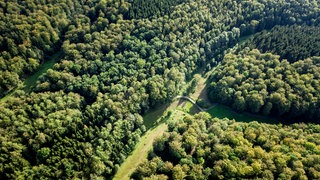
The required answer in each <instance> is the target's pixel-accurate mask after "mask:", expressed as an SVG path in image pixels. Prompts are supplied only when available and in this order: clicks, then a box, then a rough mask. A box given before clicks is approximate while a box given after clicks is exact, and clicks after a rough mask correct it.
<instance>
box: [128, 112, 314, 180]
mask: <svg viewBox="0 0 320 180" xmlns="http://www.w3.org/2000/svg"><path fill="white" fill-rule="evenodd" d="M319 130H320V126H319V125H313V124H309V125H307V124H294V125H292V126H282V125H270V124H264V123H258V122H256V121H253V122H250V123H241V122H235V121H234V120H229V119H218V118H213V117H211V116H210V115H209V114H207V113H199V114H196V115H195V116H191V115H188V116H185V117H184V118H181V119H179V120H177V121H176V122H175V123H170V124H169V130H168V132H166V133H165V134H164V135H163V136H162V137H161V138H159V139H157V140H156V141H155V142H154V144H153V151H152V152H150V153H149V157H148V161H147V160H146V161H145V162H144V163H142V164H140V165H139V166H138V167H137V169H136V171H135V172H134V173H133V174H132V176H131V177H132V178H133V179H143V178H145V179H232V178H235V179H242V178H244V179H319V178H320V166H319V163H320V146H319V144H320V142H319V133H320V131H319Z"/></svg>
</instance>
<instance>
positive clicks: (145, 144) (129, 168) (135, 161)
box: [113, 110, 183, 180]
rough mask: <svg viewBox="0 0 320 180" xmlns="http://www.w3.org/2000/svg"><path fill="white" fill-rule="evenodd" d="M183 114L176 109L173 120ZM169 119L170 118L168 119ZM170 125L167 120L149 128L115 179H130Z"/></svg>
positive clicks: (172, 116) (171, 117)
mask: <svg viewBox="0 0 320 180" xmlns="http://www.w3.org/2000/svg"><path fill="white" fill-rule="evenodd" d="M182 116H183V112H182V111H179V110H174V111H173V113H172V115H171V116H170V119H171V120H177V119H179V117H182ZM167 121H168V120H167ZM167 129H168V125H167V123H166V122H163V123H161V124H159V125H158V126H157V127H155V128H154V129H150V130H148V131H147V132H146V133H145V134H144V135H143V136H142V137H141V139H140V142H139V143H138V144H137V145H136V147H135V149H134V151H133V152H132V154H131V155H130V156H128V158H127V159H126V160H125V161H124V162H123V163H122V164H121V166H120V168H119V170H118V171H117V173H116V175H115V176H114V177H113V180H129V179H130V175H131V174H132V173H133V172H134V170H135V169H136V168H137V167H138V165H139V164H140V163H142V162H143V161H144V160H147V157H148V153H149V151H150V150H151V149H152V145H153V142H154V140H155V139H156V138H158V137H161V136H162V135H163V133H164V132H165V131H167Z"/></svg>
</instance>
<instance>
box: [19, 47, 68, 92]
mask: <svg viewBox="0 0 320 180" xmlns="http://www.w3.org/2000/svg"><path fill="white" fill-rule="evenodd" d="M61 56H62V51H59V52H57V53H55V54H54V55H53V56H51V57H50V60H49V61H46V62H45V63H43V64H42V65H41V66H40V67H39V69H38V70H37V72H35V73H34V74H32V75H31V76H29V77H27V78H26V79H25V80H24V83H23V85H24V86H23V90H24V91H26V92H30V91H31V89H32V87H33V86H34V85H35V82H37V80H38V78H39V77H40V76H41V75H42V74H43V73H45V72H47V70H48V69H50V68H52V67H53V65H54V64H55V63H56V62H57V61H58V60H59V59H60V58H61Z"/></svg>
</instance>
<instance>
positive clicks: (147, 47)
mask: <svg viewBox="0 0 320 180" xmlns="http://www.w3.org/2000/svg"><path fill="white" fill-rule="evenodd" d="M319 3H320V2H319V1H317V0H306V1H297V0H280V1H276V2H275V1H272V0H251V1H239V2H237V1H231V0H221V1H217V0H214V1H209V0H195V1H194V0H190V1H189V0H179V1H178V0H177V1H168V0H148V1H140V0H128V1H126V0H101V1H100V0H92V1H70V0H63V1H59V2H58V1H51V0H36V1H30V0H26V1H20V0H7V1H2V2H0V32H1V34H0V97H3V96H5V95H6V94H8V93H9V92H11V91H12V90H14V89H15V88H17V90H16V91H14V92H15V93H14V95H13V96H12V97H11V98H9V99H7V100H6V101H1V102H0V135H1V136H0V138H1V141H0V147H1V148H0V179H17V178H21V179H25V178H33V179H40V178H49V179H70V178H88V179H89V178H90V179H93V178H98V177H105V178H107V179H108V178H109V179H110V178H112V176H113V175H114V174H115V172H116V171H117V169H118V167H119V165H120V164H121V163H122V162H123V161H124V159H126V157H127V156H128V155H129V154H130V152H131V151H132V150H133V149H134V146H135V145H136V143H137V142H138V141H139V138H140V136H141V134H142V133H144V132H145V131H146V128H145V126H144V125H143V119H142V116H141V115H143V114H144V113H145V112H147V111H148V110H149V109H150V108H152V107H156V106H157V105H161V104H163V103H165V102H168V101H170V100H171V99H172V98H173V97H175V95H177V94H178V93H181V92H179V91H180V89H183V88H182V87H183V86H184V85H185V83H186V81H189V80H191V78H192V77H193V74H194V72H196V70H199V69H207V70H209V69H211V68H212V67H213V66H214V65H215V64H216V63H217V62H219V61H221V60H222V59H223V57H224V55H225V54H226V50H227V49H228V48H229V47H232V46H234V45H235V44H236V43H237V42H238V40H239V38H240V37H242V36H244V35H249V34H253V33H255V32H258V31H261V30H263V29H271V28H272V27H274V26H275V25H293V24H297V25H307V26H318V25H319V23H320V16H319V6H320V4H319ZM306 32H308V31H306ZM61 51H62V52H63V53H62V54H63V57H62V58H61V60H59V62H58V63H56V64H55V65H54V66H53V67H52V68H51V69H49V70H48V71H47V72H46V73H45V74H43V75H42V76H41V77H40V78H39V79H38V81H37V82H34V85H35V87H34V89H32V91H31V92H30V93H26V92H24V91H23V90H19V87H20V86H21V84H22V82H23V80H24V78H27V77H28V76H29V75H30V74H33V73H35V72H36V71H37V69H38V68H39V67H40V66H41V65H42V64H43V63H45V62H46V61H47V60H48V59H49V57H50V56H51V55H54V54H55V53H57V52H61ZM254 52H255V51H254ZM311 55H312V54H311ZM315 55H316V54H315ZM230 56H232V55H227V56H226V57H230ZM234 56H236V55H234ZM258 56H260V55H258ZM261 56H270V58H271V59H275V63H276V65H278V64H279V65H280V64H283V66H285V67H283V66H281V67H272V68H273V69H275V70H277V71H278V70H279V71H283V70H286V71H288V72H289V73H292V76H297V77H299V78H300V79H299V81H298V80H297V81H294V82H292V83H297V87H298V88H300V89H301V90H303V91H296V90H295V89H293V90H292V92H290V98H293V99H294V98H296V99H298V101H294V102H293V99H288V98H289V97H287V94H285V93H283V90H286V89H284V88H283V87H282V85H283V84H285V83H284V82H282V81H281V82H279V83H280V84H279V89H280V90H279V93H278V94H277V95H279V98H280V100H279V102H278V105H273V107H272V108H270V110H269V113H271V114H274V113H275V114H278V115H286V114H289V115H290V116H292V117H297V118H302V120H303V119H304V118H308V117H310V118H314V120H316V118H318V117H319V116H318V115H319V83H318V81H319V70H318V68H319V66H318V65H317V64H318V63H319V58H317V57H313V58H311V57H310V58H309V57H307V58H305V59H306V60H304V61H298V62H296V64H290V63H288V62H286V61H283V62H281V63H280V62H279V61H278V58H277V57H276V58H274V56H273V55H261ZM231 59H232V58H231ZM235 59H236V58H235ZM251 59H252V60H253V61H255V60H256V59H255V57H253V58H251ZM222 63H225V61H224V62H222ZM266 63H267V61H266ZM269 63H271V61H270V62H269ZM299 63H300V64H299ZM299 66H303V67H305V69H303V68H302V69H301V67H299ZM266 67H267V65H266ZM250 68H251V65H250ZM277 68H278V69H277ZM279 68H280V69H279ZM218 69H219V67H218ZM273 69H272V70H273ZM294 69H296V70H294ZM255 70H257V71H259V70H260V71H263V70H264V67H258V68H255ZM272 70H271V71H272ZM220 71H221V72H223V69H222V68H221V67H220V70H219V72H220ZM273 71H274V70H273ZM277 71H275V73H278V72H277ZM281 73H282V72H281ZM281 73H280V72H279V75H278V76H281V75H282V74H281ZM221 75H222V74H221ZM300 76H301V77H300ZM245 77H246V76H245ZM294 78H295V77H293V78H291V79H294ZM265 79H266V80H267V77H266V78H265ZM217 80H218V79H217ZM243 80H244V78H243ZM295 80H296V79H295ZM289 83H291V82H289ZM272 85H273V84H272ZM276 85H278V84H276ZM294 85H295V84H294ZM263 88H265V86H263ZM263 88H262V89H263ZM277 88H278V87H277ZM285 88H289V87H287V86H285ZM272 91H273V90H272ZM304 92H306V94H305V93H304ZM301 93H303V94H301ZM284 94H285V95H284ZM211 95H213V94H211ZM226 95H227V96H226V97H228V96H229V95H231V94H229V93H226ZM288 95H289V94H288ZM213 96H214V95H213ZM283 98H284V99H285V103H284V104H282V101H281V100H282V99H283ZM253 99H254V98H253ZM244 100H246V99H244ZM263 100H264V99H263ZM253 101H254V100H253ZM254 102H256V101H254ZM260 102H261V101H259V102H258V103H260ZM268 102H269V101H268V99H266V102H264V101H263V103H268ZM295 102H297V103H296V104H295ZM290 103H291V104H290ZM288 104H289V105H290V106H289V105H288ZM251 106H252V105H248V106H247V105H246V106H245V107H244V108H242V109H241V108H240V110H249V109H250V108H251ZM282 106H284V107H285V109H284V110H282V109H281V108H282ZM294 108H296V109H297V111H295V112H294V110H295V109H294ZM300 108H301V109H300ZM238 110H239V109H238ZM249 111H250V110H249ZM282 111H283V112H282ZM253 112H260V109H258V111H256V110H253ZM295 113H296V114H295ZM266 114H268V113H266ZM312 136H313V135H312ZM208 140H210V139H208ZM314 143H316V142H314ZM306 167H311V165H310V166H306ZM315 170H316V169H315ZM310 171H311V170H310ZM269 174H270V173H269ZM230 177H231V176H230ZM307 177H316V176H313V175H310V176H309V175H308V176H307Z"/></svg>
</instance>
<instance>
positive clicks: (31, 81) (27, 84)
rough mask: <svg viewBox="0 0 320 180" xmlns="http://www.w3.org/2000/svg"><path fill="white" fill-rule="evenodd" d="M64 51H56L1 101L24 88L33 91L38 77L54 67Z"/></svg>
mask: <svg viewBox="0 0 320 180" xmlns="http://www.w3.org/2000/svg"><path fill="white" fill-rule="evenodd" d="M62 54H63V53H62V51H59V52H57V53H55V54H54V55H52V56H51V57H50V60H48V61H46V62H45V63H43V64H42V65H41V66H40V67H39V68H38V70H37V71H36V72H35V73H34V74H32V75H30V76H28V77H27V78H26V79H25V80H24V82H23V83H22V84H20V85H19V86H18V87H17V88H15V89H13V90H12V91H11V92H10V93H8V94H7V95H6V96H4V97H3V98H1V99H0V102H5V101H6V100H8V99H9V98H10V97H11V96H12V95H14V94H15V92H16V91H17V90H24V91H25V92H26V93H29V92H31V90H32V88H33V86H34V85H35V84H36V82H37V80H38V78H39V77H40V76H41V75H42V74H43V73H45V72H47V70H48V69H49V68H52V66H53V65H54V64H55V63H56V62H57V61H58V60H60V58H61V57H62Z"/></svg>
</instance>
